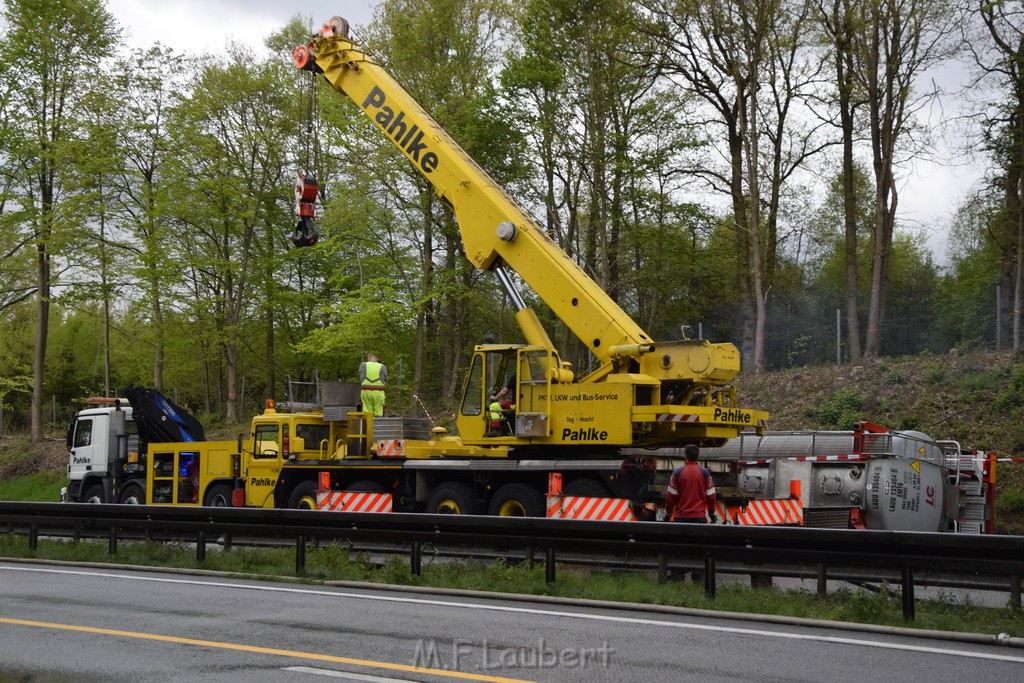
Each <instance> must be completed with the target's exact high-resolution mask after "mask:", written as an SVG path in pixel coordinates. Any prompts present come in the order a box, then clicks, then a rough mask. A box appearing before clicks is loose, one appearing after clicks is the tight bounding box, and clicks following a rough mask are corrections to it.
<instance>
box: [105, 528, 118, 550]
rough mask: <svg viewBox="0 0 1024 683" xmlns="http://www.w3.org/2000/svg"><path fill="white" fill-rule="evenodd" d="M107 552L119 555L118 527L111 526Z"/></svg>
mask: <svg viewBox="0 0 1024 683" xmlns="http://www.w3.org/2000/svg"><path fill="white" fill-rule="evenodd" d="M107 552H108V553H110V554H111V555H117V527H116V526H112V527H110V542H109V543H108V544H107Z"/></svg>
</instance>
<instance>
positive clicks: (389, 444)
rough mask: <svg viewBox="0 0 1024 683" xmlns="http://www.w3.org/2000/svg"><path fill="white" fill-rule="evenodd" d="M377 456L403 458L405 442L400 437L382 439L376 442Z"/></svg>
mask: <svg viewBox="0 0 1024 683" xmlns="http://www.w3.org/2000/svg"><path fill="white" fill-rule="evenodd" d="M376 451H377V457H378V458H404V457H405V442H404V441H402V440H401V439H382V440H380V441H377V442H376Z"/></svg>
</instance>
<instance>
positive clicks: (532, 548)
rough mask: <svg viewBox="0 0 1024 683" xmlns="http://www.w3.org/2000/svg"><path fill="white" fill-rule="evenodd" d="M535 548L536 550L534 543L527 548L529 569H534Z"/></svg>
mask: <svg viewBox="0 0 1024 683" xmlns="http://www.w3.org/2000/svg"><path fill="white" fill-rule="evenodd" d="M534 550H535V548H534V547H533V546H532V545H531V546H528V547H527V548H526V566H527V567H528V568H529V569H533V566H534V564H535V563H534V561H533V551H534Z"/></svg>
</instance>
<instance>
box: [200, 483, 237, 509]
mask: <svg viewBox="0 0 1024 683" xmlns="http://www.w3.org/2000/svg"><path fill="white" fill-rule="evenodd" d="M231 490H232V489H231V487H230V486H228V485H227V484H217V485H216V486H211V487H210V490H209V491H207V492H206V501H205V502H204V503H203V505H205V506H206V507H211V508H229V507H231Z"/></svg>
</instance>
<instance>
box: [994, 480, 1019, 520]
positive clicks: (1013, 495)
mask: <svg viewBox="0 0 1024 683" xmlns="http://www.w3.org/2000/svg"><path fill="white" fill-rule="evenodd" d="M996 510H997V511H998V512H1002V513H1006V512H1013V513H1018V514H1024V486H1018V485H1009V486H1000V487H999V497H998V498H997V499H996Z"/></svg>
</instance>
